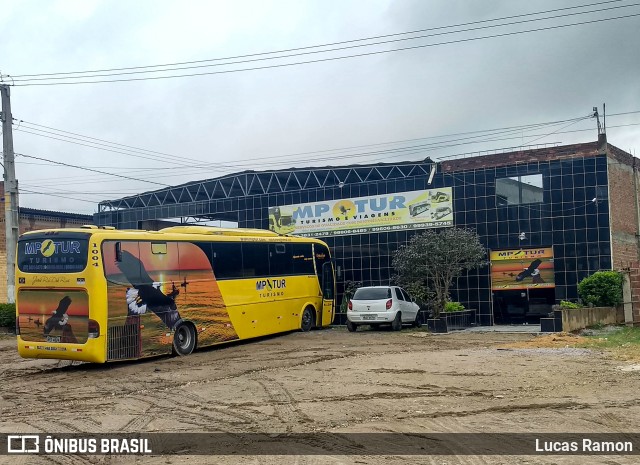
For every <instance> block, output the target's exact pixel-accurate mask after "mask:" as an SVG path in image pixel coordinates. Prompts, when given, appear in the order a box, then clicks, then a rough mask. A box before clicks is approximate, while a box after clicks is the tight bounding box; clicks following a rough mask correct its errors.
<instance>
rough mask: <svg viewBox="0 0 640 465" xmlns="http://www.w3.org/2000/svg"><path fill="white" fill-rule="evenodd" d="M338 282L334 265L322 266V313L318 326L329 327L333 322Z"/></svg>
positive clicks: (328, 263) (325, 264) (326, 263)
mask: <svg viewBox="0 0 640 465" xmlns="http://www.w3.org/2000/svg"><path fill="white" fill-rule="evenodd" d="M335 289H336V282H335V277H334V274H333V263H331V262H330V261H329V262H325V263H323V265H322V313H321V315H320V319H321V320H320V321H319V322H318V326H322V325H329V324H331V323H332V322H333V312H334V308H335V305H334V303H335Z"/></svg>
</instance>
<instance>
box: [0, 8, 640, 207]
mask: <svg viewBox="0 0 640 465" xmlns="http://www.w3.org/2000/svg"><path fill="white" fill-rule="evenodd" d="M587 5H590V6H587ZM549 10H555V11H549ZM595 10H600V11H595ZM545 11H548V12H547V13H542V12H545ZM577 13H580V14H577ZM559 15H567V16H562V17H559ZM569 15H570V16H569ZM631 15H638V16H631ZM507 17H511V18H509V19H500V18H507ZM545 18H546V19H545ZM607 18H619V19H612V20H608V21H601V20H603V19H607ZM524 21H526V22H524ZM515 22H520V23H518V24H505V23H515ZM584 22H588V23H587V24H577V25H573V26H566V25H569V24H574V23H584ZM460 24H466V25H465V26H457V27H449V26H453V25H460ZM490 26H491V27H490ZM559 26H566V27H559ZM465 29H468V30H466V31H465ZM534 29H544V30H537V31H532V30H534ZM638 30H640V3H634V1H633V0H618V1H605V2H599V1H597V0H562V1H560V0H537V1H535V2H531V1H525V0H483V1H481V2H474V1H470V0H395V1H393V0H304V1H302V0H278V1H276V0H229V1H225V0H217V1H195V0H191V1H189V2H184V1H169V0H160V1H158V0H152V1H147V0H137V1H135V2H130V1H125V0H103V1H100V0H57V1H47V2H42V1H38V0H21V1H11V0H0V31H2V32H3V34H2V40H1V41H0V74H2V76H3V78H2V80H3V81H4V83H5V84H12V87H11V105H12V114H13V118H14V124H13V138H14V151H15V153H16V177H17V178H18V182H19V187H20V198H19V200H20V205H21V206H22V207H29V208H39V209H46V210H54V211H64V212H72V213H85V214H91V213H94V212H96V211H98V203H99V202H100V201H102V200H106V199H117V198H120V197H124V196H126V195H132V194H135V193H141V192H146V191H150V190H155V189H160V188H162V187H166V186H170V185H176V184H181V183H184V182H188V181H196V180H200V179H209V178H215V177H219V176H222V175H225V174H230V173H237V172H240V171H244V170H257V171H263V170H273V169H284V168H290V167H294V166H295V167H309V166H327V165H332V166H336V165H343V164H354V163H367V162H393V161H407V160H419V159H424V158H426V157H430V158H432V159H434V160H438V159H446V158H447V157H455V156H470V155H478V154H482V153H488V152H494V151H505V150H506V151H509V150H517V148H518V147H522V146H531V145H539V146H545V145H557V144H570V143H580V142H592V141H595V140H596V139H597V129H596V121H595V119H594V118H593V117H591V116H592V115H593V107H596V106H597V107H598V108H599V113H600V115H602V113H603V108H602V106H603V104H606V115H607V118H606V125H607V137H608V141H609V143H611V144H613V145H615V146H617V147H619V148H621V149H623V150H626V151H629V152H630V153H632V154H634V155H636V156H640V86H639V85H638V76H640V52H638V50H640V34H638ZM411 31H421V32H414V33H412V34H407V33H408V32H411ZM522 31H531V32H522ZM381 36H384V37H381ZM419 36H421V37H419ZM424 36H426V37H424ZM487 36H498V37H487ZM372 37H378V38H377V39H368V38H372ZM360 39H368V40H360ZM379 42H385V43H379ZM323 44H336V45H332V46H324V47H316V46H319V45H323ZM345 47H350V48H345ZM337 48H338V49H340V50H332V49H337ZM401 48H404V49H405V50H398V49H401ZM292 49H294V50H292ZM283 50H288V51H287V52H279V51H283ZM272 52H279V53H272ZM301 53H304V54H301ZM283 55H288V56H283ZM352 55H361V56H352ZM346 56H351V57H348V58H341V59H338V58H340V57H346ZM229 57H239V58H231V59H229ZM278 57H279V58H278ZM222 59H225V60H222ZM205 60H209V61H205ZM211 60H215V61H211ZM309 61H314V62H312V63H301V62H309ZM185 62H191V63H188V64H182V65H172V66H169V67H167V66H164V67H161V66H158V65H166V64H173V63H185ZM194 62H195V63H194ZM195 66H198V67H195ZM141 67H144V68H141ZM121 68H135V69H125V70H122V69H121ZM167 68H172V70H166V69H167ZM256 68H258V69H256ZM113 69H121V70H120V71H109V72H106V71H100V72H94V73H85V74H81V73H78V72H85V71H92V70H113ZM163 70H164V71H163ZM142 71H144V73H140V72H142ZM150 71H153V72H150ZM52 73H77V74H52ZM112 73H120V74H118V75H116V76H114V75H110V74H112ZM121 73H132V74H121ZM133 73H138V74H133ZM196 73H201V75H195V76H194V75H193V74H196ZM202 73H208V74H202ZM212 73H215V74H212ZM96 74H98V75H102V76H98V77H88V76H94V75H96ZM25 75H32V76H26V77H25ZM176 75H182V77H172V78H164V77H166V76H176ZM185 75H187V76H185ZM69 76H72V77H73V78H72V79H69ZM60 77H64V78H65V79H54V78H60ZM132 78H133V79H140V80H135V81H114V80H116V79H132ZM29 79H31V80H29ZM33 79H39V80H33ZM97 80H105V81H109V82H102V83H83V82H87V81H97ZM61 83H64V84H61ZM26 84H30V85H26ZM33 84H47V85H33ZM50 84H56V85H50ZM534 125H535V126H534ZM504 128H511V129H504ZM490 130H493V131H490ZM116 144H118V145H116ZM70 165H73V166H70Z"/></svg>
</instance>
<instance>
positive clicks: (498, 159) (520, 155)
mask: <svg viewBox="0 0 640 465" xmlns="http://www.w3.org/2000/svg"><path fill="white" fill-rule="evenodd" d="M599 153H602V150H601V149H598V143H597V142H589V143H586V144H573V145H564V146H561V147H546V148H543V149H535V150H521V151H519V152H510V153H496V154H493V155H482V156H477V157H469V158H458V159H456V160H450V161H444V162H442V163H441V168H442V171H443V172H445V173H448V172H451V171H465V170H473V169H479V168H487V167H494V166H513V165H517V164H519V163H531V162H537V161H551V160H560V159H563V158H578V157H594V156H596V155H598V154H599ZM622 153H625V152H622Z"/></svg>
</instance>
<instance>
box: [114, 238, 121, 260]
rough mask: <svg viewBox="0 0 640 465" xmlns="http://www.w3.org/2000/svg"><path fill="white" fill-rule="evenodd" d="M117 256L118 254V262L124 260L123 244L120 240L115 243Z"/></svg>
mask: <svg viewBox="0 0 640 465" xmlns="http://www.w3.org/2000/svg"><path fill="white" fill-rule="evenodd" d="M115 251H116V253H115V256H116V262H121V261H122V244H121V243H120V242H116V243H115Z"/></svg>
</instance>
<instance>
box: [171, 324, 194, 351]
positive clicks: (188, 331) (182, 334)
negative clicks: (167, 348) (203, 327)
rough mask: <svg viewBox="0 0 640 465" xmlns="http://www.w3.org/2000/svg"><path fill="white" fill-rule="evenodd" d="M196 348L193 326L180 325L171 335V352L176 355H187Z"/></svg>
mask: <svg viewBox="0 0 640 465" xmlns="http://www.w3.org/2000/svg"><path fill="white" fill-rule="evenodd" d="M195 347H196V331H195V329H194V328H193V325H191V324H189V323H182V324H181V325H180V326H178V327H177V328H176V332H175V333H174V334H173V352H174V353H176V354H178V355H189V354H190V353H191V352H193V349H195Z"/></svg>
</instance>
